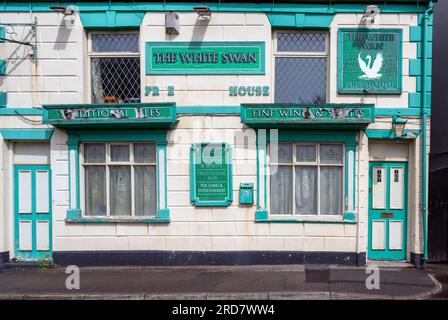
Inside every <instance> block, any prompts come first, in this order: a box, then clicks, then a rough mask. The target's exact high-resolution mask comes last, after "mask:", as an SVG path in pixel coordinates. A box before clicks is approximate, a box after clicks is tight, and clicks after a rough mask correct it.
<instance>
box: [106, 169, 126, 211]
mask: <svg viewBox="0 0 448 320" xmlns="http://www.w3.org/2000/svg"><path fill="white" fill-rule="evenodd" d="M110 214H111V215H120V216H123V215H130V214H131V168H130V167H129V166H113V167H110Z"/></svg>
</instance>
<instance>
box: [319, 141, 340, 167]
mask: <svg viewBox="0 0 448 320" xmlns="http://www.w3.org/2000/svg"><path fill="white" fill-rule="evenodd" d="M320 163H323V164H342V145H340V144H321V145H320Z"/></svg>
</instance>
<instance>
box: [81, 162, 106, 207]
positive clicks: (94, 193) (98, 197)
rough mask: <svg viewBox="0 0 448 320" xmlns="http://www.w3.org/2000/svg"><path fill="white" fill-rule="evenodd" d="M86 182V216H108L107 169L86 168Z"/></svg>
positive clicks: (99, 167) (102, 167) (97, 167)
mask: <svg viewBox="0 0 448 320" xmlns="http://www.w3.org/2000/svg"><path fill="white" fill-rule="evenodd" d="M85 181H86V186H85V190H86V195H85V198H86V215H106V211H107V207H106V167H104V166H88V167H86V170H85Z"/></svg>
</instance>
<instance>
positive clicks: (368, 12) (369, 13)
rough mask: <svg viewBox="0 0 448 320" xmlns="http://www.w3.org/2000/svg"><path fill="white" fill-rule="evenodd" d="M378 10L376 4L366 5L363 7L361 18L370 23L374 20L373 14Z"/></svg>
mask: <svg viewBox="0 0 448 320" xmlns="http://www.w3.org/2000/svg"><path fill="white" fill-rule="evenodd" d="M379 12H380V8H379V7H378V6H376V5H371V6H367V7H366V8H365V9H364V15H363V16H362V20H363V21H365V22H366V23H367V22H370V23H374V22H375V16H376V15H377V14H378V13H379Z"/></svg>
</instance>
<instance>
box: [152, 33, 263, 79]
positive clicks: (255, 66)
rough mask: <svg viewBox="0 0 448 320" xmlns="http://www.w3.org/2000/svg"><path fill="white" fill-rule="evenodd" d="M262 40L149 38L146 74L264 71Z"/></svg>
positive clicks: (248, 72) (247, 72)
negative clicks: (168, 40)
mask: <svg viewBox="0 0 448 320" xmlns="http://www.w3.org/2000/svg"><path fill="white" fill-rule="evenodd" d="M264 52H265V44H264V42H260V41H244V42H239V41H232V42H229V41H225V42H210V41H204V42H174V41H173V42H147V43H146V74H264V72H265V53H264Z"/></svg>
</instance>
